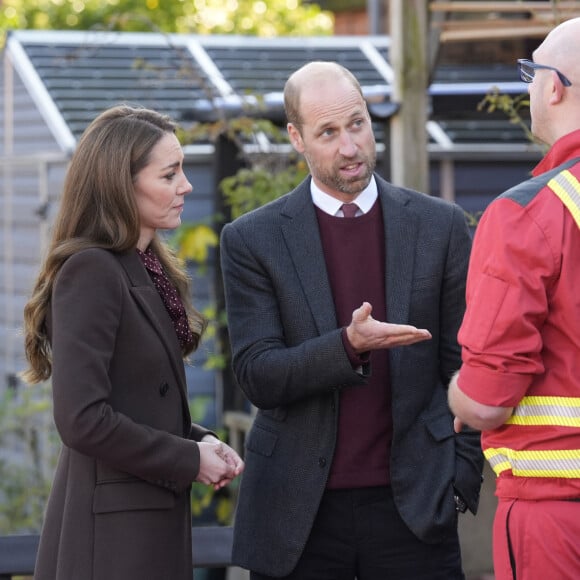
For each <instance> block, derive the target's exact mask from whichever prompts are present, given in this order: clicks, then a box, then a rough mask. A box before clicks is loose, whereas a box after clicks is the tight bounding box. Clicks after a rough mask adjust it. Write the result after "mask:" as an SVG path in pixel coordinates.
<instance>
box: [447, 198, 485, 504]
mask: <svg viewBox="0 0 580 580" xmlns="http://www.w3.org/2000/svg"><path fill="white" fill-rule="evenodd" d="M449 239H450V243H449V250H448V254H447V263H446V264H445V274H444V279H443V291H442V294H441V296H442V298H441V312H442V316H441V320H442V324H441V340H440V347H439V353H440V354H439V357H440V361H441V363H440V372H441V380H442V382H443V384H445V385H448V384H449V381H450V379H451V376H452V375H453V373H454V372H455V371H457V370H458V369H459V368H460V366H461V348H460V346H459V344H458V341H457V333H458V331H459V327H460V325H461V321H462V319H463V314H464V312H465V284H466V278H467V268H468V264H469V255H470V250H471V236H470V234H469V230H468V228H467V225H466V220H465V215H464V214H463V211H462V210H461V209H460V208H459V207H458V206H454V218H453V222H452V229H451V234H450V238H449ZM455 450H456V462H455V469H456V471H455V479H454V487H455V489H456V491H457V492H458V493H459V494H460V495H461V497H462V498H463V499H464V500H465V502H466V504H467V507H468V508H469V510H470V511H471V512H473V513H476V511H477V506H478V503H479V494H480V489H481V481H482V477H481V473H482V470H483V462H484V458H483V453H482V451H481V442H480V433H479V431H475V430H473V429H470V428H468V427H466V428H465V429H464V430H463V431H462V432H461V433H458V434H456V435H455Z"/></svg>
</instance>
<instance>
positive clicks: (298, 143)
mask: <svg viewBox="0 0 580 580" xmlns="http://www.w3.org/2000/svg"><path fill="white" fill-rule="evenodd" d="M286 129H287V131H288V136H289V137H290V143H292V147H294V149H295V150H296V151H297V152H298V153H304V143H303V142H302V135H300V131H298V129H297V128H296V127H295V126H294V125H293V124H292V123H288V125H287V126H286Z"/></svg>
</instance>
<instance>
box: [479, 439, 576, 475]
mask: <svg viewBox="0 0 580 580" xmlns="http://www.w3.org/2000/svg"><path fill="white" fill-rule="evenodd" d="M484 454H485V457H486V459H487V460H488V461H489V464H490V465H491V467H492V469H493V470H494V471H495V473H496V474H497V475H499V474H500V473H501V472H502V471H506V470H508V469H511V471H512V473H513V475H514V476H515V477H563V478H580V449H559V450H550V451H548V450H542V451H529V450H526V451H515V450H514V449H508V448H506V447H502V448H497V449H494V448H489V449H486V450H485V451H484Z"/></svg>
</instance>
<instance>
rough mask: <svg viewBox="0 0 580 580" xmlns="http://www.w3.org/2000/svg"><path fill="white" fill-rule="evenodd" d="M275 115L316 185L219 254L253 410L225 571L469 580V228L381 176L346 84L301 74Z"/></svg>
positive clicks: (243, 227)
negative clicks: (455, 380) (464, 406)
mask: <svg viewBox="0 0 580 580" xmlns="http://www.w3.org/2000/svg"><path fill="white" fill-rule="evenodd" d="M284 99H285V108H286V114H287V117H288V132H289V136H290V140H291V142H292V144H293V146H294V148H295V149H296V150H297V151H298V152H299V153H301V154H302V155H304V157H305V159H306V161H307V163H308V166H309V169H310V173H311V177H309V178H307V179H306V180H305V181H304V182H303V183H302V184H300V185H299V186H298V187H297V188H296V189H295V190H294V191H292V192H291V193H289V194H287V195H285V196H283V197H282V198H280V199H278V200H276V201H274V202H272V203H270V204H268V205H266V206H264V207H262V208H260V209H258V210H256V211H253V212H251V213H248V214H246V215H244V216H242V217H240V218H239V219H237V220H235V221H234V222H233V223H231V224H228V225H226V226H225V227H224V229H223V233H222V241H221V255H222V269H223V275H224V283H225V290H226V305H227V314H228V324H229V332H230V339H231V345H232V353H233V368H234V372H235V376H236V378H237V380H238V382H239V385H240V387H241V388H242V390H243V391H244V393H245V394H246V396H247V397H248V399H249V400H250V401H251V402H252V403H253V404H254V405H255V406H256V407H257V408H258V412H257V416H256V419H255V421H254V425H253V427H252V429H251V431H250V433H249V435H248V438H247V441H246V457H245V459H246V470H245V475H244V477H243V480H242V484H241V489H240V494H239V502H238V509H237V515H236V521H235V537H234V548H233V559H234V562H235V563H236V564H237V565H240V566H242V567H244V568H247V569H249V570H250V571H251V578H252V580H264V579H267V578H288V579H292V580H323V579H328V580H343V579H344V580H352V579H354V578H357V579H358V580H389V579H393V580H401V579H405V580H407V579H424V580H436V579H440V580H452V579H455V578H458V579H459V578H463V573H462V570H461V557H460V550H459V542H458V536H457V519H458V513H459V512H460V511H465V509H466V508H468V509H470V510H471V511H472V512H473V513H475V512H476V509H477V504H478V499H479V490H480V485H481V470H482V466H483V459H482V454H481V449H480V445H479V433H477V432H473V431H465V432H462V433H459V434H455V433H454V431H453V416H452V414H451V413H450V411H449V409H448V406H447V399H446V392H447V385H448V382H449V379H450V377H451V375H452V374H453V372H454V371H455V370H457V369H458V368H459V365H460V350H459V347H458V345H457V336H456V335H457V329H458V328H459V325H460V323H461V319H462V316H463V311H464V293H465V277H466V270H467V263H468V256H469V250H470V244H471V242H470V235H469V231H468V228H467V226H466V222H465V218H464V215H463V212H462V211H461V210H460V209H459V208H458V207H457V206H455V205H452V204H449V203H446V202H444V201H442V200H440V199H436V198H431V197H429V196H427V195H424V194H421V193H417V192H414V191H410V190H407V189H402V188H397V187H394V186H393V185H391V184H389V183H387V182H386V181H384V180H383V179H381V178H380V177H379V176H378V175H376V174H374V172H373V171H374V167H375V160H376V152H375V140H374V135H373V132H372V127H371V120H370V117H369V114H368V111H367V107H366V103H365V101H364V98H363V95H362V92H361V89H360V86H359V84H358V82H357V81H356V79H355V77H354V76H353V75H352V74H351V73H350V72H349V71H348V70H346V69H344V68H343V67H341V66H339V65H337V64H336V63H327V62H313V63H309V64H307V65H305V66H304V67H302V68H301V69H299V70H298V71H296V72H295V73H294V74H293V75H292V76H291V77H290V78H289V80H288V82H287V83H286V87H285V92H284ZM352 202H356V206H354V204H353V203H352ZM343 204H346V207H345V206H344V205H343ZM351 208H352V212H351V211H349V210H350V209H351ZM349 215H352V217H349Z"/></svg>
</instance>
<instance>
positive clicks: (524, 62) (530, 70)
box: [518, 58, 572, 87]
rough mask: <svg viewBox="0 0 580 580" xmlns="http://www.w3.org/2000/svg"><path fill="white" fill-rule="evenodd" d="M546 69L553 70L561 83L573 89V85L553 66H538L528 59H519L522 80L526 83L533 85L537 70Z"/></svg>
mask: <svg viewBox="0 0 580 580" xmlns="http://www.w3.org/2000/svg"><path fill="white" fill-rule="evenodd" d="M538 69H544V70H553V71H554V72H555V73H556V74H557V75H558V78H559V79H560V82H561V83H562V84H563V85H564V86H565V87H571V86H572V83H571V82H570V81H569V80H568V79H567V78H566V77H565V76H564V75H563V74H562V73H561V72H560V71H559V70H558V69H557V68H554V67H553V66H546V65H545V64H538V63H536V62H534V61H532V60H528V59H527V58H519V59H518V70H519V71H520V78H521V79H522V81H524V83H531V82H532V81H533V80H534V76H535V74H536V70H538Z"/></svg>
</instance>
